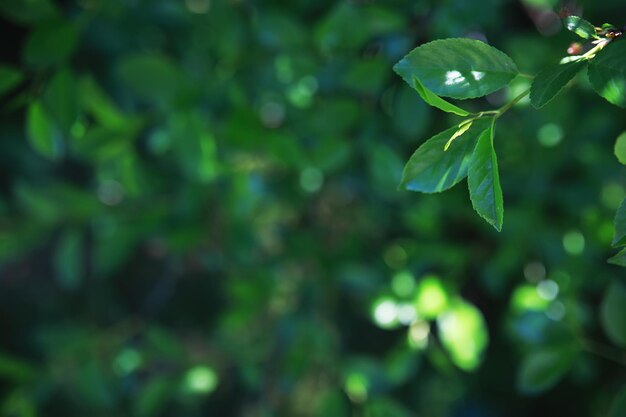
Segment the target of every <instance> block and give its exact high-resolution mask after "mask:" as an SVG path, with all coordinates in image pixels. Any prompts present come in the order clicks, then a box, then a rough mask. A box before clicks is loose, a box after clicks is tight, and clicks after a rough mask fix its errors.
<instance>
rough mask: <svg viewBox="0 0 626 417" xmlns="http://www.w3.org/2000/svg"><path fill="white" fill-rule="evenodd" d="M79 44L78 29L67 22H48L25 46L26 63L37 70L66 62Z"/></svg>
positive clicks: (35, 32) (32, 35) (36, 31)
mask: <svg viewBox="0 0 626 417" xmlns="http://www.w3.org/2000/svg"><path fill="white" fill-rule="evenodd" d="M77 43H78V31H77V30H76V27H75V26H74V25H73V24H71V23H68V22H66V21H53V22H48V23H46V24H45V25H43V26H39V27H37V29H35V30H34V31H33V32H32V33H31V34H30V36H29V37H28V39H27V40H26V45H25V46H24V50H23V52H24V61H25V62H26V64H27V65H29V66H30V67H32V68H35V69H41V68H46V67H50V66H53V65H56V64H59V63H63V62H66V61H67V60H68V59H69V58H70V56H71V55H72V53H73V52H74V49H75V48H76V45H77Z"/></svg>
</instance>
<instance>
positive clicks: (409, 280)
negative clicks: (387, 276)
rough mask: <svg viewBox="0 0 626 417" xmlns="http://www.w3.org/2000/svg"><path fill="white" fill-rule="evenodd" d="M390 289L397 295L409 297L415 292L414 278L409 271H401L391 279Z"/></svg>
mask: <svg viewBox="0 0 626 417" xmlns="http://www.w3.org/2000/svg"><path fill="white" fill-rule="evenodd" d="M391 289H392V290H393V292H394V293H395V294H396V295H397V296H398V297H403V298H407V297H411V296H412V295H413V293H414V292H415V278H414V277H413V274H411V273H410V272H409V271H401V272H398V273H397V274H395V275H394V276H393V278H392V279H391Z"/></svg>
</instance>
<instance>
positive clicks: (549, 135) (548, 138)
mask: <svg viewBox="0 0 626 417" xmlns="http://www.w3.org/2000/svg"><path fill="white" fill-rule="evenodd" d="M537 140H539V143H540V144H542V145H543V146H545V147H546V148H551V147H554V146H556V145H558V144H559V143H561V140H563V129H561V127H560V126H559V125H557V124H555V123H548V124H546V125H544V126H542V127H541V128H540V129H539V131H538V132H537Z"/></svg>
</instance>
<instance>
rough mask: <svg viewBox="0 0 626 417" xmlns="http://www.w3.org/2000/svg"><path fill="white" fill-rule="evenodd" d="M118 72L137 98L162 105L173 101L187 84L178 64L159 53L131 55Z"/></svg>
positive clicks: (122, 63)
mask: <svg viewBox="0 0 626 417" xmlns="http://www.w3.org/2000/svg"><path fill="white" fill-rule="evenodd" d="M117 72H118V74H119V76H120V77H121V79H122V81H123V82H124V83H126V84H127V85H128V87H130V89H131V90H132V91H133V92H134V93H135V94H137V96H139V97H140V98H142V99H144V100H148V101H156V102H161V103H166V102H168V101H169V100H172V99H173V98H174V97H175V96H176V94H178V93H179V92H180V91H181V88H182V87H183V85H184V82H185V75H184V74H183V72H182V71H181V70H180V68H179V67H178V66H177V65H176V63H174V61H172V60H171V59H170V58H169V57H167V56H165V55H162V54H158V53H145V54H142V55H130V56H129V57H127V58H126V59H124V60H122V61H121V62H120V63H119V65H118V68H117Z"/></svg>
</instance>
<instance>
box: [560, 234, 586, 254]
mask: <svg viewBox="0 0 626 417" xmlns="http://www.w3.org/2000/svg"><path fill="white" fill-rule="evenodd" d="M563 248H564V249H565V252H567V253H569V254H570V255H580V254H581V253H583V251H584V250H585V237H584V236H583V234H582V233H580V232H579V231H577V230H572V231H569V232H567V233H566V234H565V235H564V236H563Z"/></svg>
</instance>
